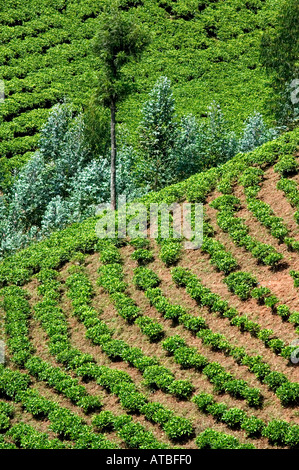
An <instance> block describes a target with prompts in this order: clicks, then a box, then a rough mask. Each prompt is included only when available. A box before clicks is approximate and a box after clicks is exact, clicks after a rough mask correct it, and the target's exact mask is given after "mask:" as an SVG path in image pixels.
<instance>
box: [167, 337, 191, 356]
mask: <svg viewBox="0 0 299 470" xmlns="http://www.w3.org/2000/svg"><path fill="white" fill-rule="evenodd" d="M182 346H186V341H185V340H184V339H183V338H181V337H180V336H179V335H175V336H169V338H167V339H165V340H164V341H163V343H162V347H163V349H165V350H166V351H167V352H168V353H169V354H174V353H175V351H176V350H177V349H178V348H180V347H182Z"/></svg>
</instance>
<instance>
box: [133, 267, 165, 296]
mask: <svg viewBox="0 0 299 470" xmlns="http://www.w3.org/2000/svg"><path fill="white" fill-rule="evenodd" d="M133 283H134V284H135V285H136V287H138V289H142V290H147V289H149V288H151V287H157V286H158V285H159V284H160V279H159V278H158V276H157V274H156V273H154V271H152V270H151V269H148V268H144V267H142V266H140V267H138V268H136V269H134V277H133Z"/></svg>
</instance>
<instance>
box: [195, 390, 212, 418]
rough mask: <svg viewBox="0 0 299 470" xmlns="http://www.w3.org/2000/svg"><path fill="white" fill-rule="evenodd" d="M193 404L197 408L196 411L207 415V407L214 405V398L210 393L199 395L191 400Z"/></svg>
mask: <svg viewBox="0 0 299 470" xmlns="http://www.w3.org/2000/svg"><path fill="white" fill-rule="evenodd" d="M192 401H193V403H195V404H196V405H197V406H198V409H199V410H200V411H202V412H203V413H207V411H208V410H207V407H208V406H210V405H213V404H214V397H213V395H211V394H210V393H204V392H202V393H199V394H198V395H194V397H193V398H192Z"/></svg>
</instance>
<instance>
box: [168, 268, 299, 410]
mask: <svg viewBox="0 0 299 470" xmlns="http://www.w3.org/2000/svg"><path fill="white" fill-rule="evenodd" d="M172 278H173V280H174V281H175V283H176V284H177V285H178V286H181V287H185V288H186V291H187V293H188V294H189V295H190V296H191V297H192V298H193V299H194V300H196V302H197V303H198V304H199V305H201V306H206V307H208V308H209V310H210V311H211V312H217V313H219V314H220V315H221V316H224V317H226V318H229V319H230V321H231V323H232V324H233V325H236V326H239V328H240V329H241V331H242V330H243V331H248V332H249V333H250V334H251V335H253V336H257V337H258V338H259V339H261V340H262V341H263V342H264V343H265V345H266V346H268V347H269V348H270V347H271V349H272V350H273V349H274V350H276V351H277V349H279V348H281V347H282V345H281V340H279V339H278V338H272V339H271V336H272V334H273V332H272V330H263V329H259V325H257V324H256V323H254V322H251V321H250V320H248V319H247V317H246V316H243V317H240V316H239V314H238V311H237V310H236V309H235V308H231V307H229V304H228V302H226V301H224V300H222V299H221V297H220V296H219V295H217V294H214V293H213V292H212V291H211V290H210V289H208V288H207V287H204V286H203V284H202V283H201V281H200V280H199V279H198V278H197V277H196V276H195V275H194V274H192V273H191V272H190V271H189V270H187V269H184V268H179V267H177V268H174V269H173V271H172ZM239 318H241V320H239ZM220 344H221V343H220ZM224 346H225V344H224ZM293 349H294V348H293V347H290V346H287V347H285V349H283V350H281V349H280V354H281V355H284V354H285V355H286V357H288V358H290V356H291V352H292V350H293ZM231 353H232V355H233V357H235V359H236V360H238V361H240V363H241V364H244V365H247V366H248V367H249V370H250V371H252V372H253V373H254V374H255V375H256V376H257V378H258V379H259V380H260V381H261V382H264V383H267V385H268V386H269V388H270V389H272V390H273V391H274V393H275V394H276V395H277V397H278V398H279V399H280V401H281V403H282V405H283V406H294V405H297V404H298V402H299V384H298V383H295V382H290V381H289V380H288V379H287V377H286V376H285V375H284V374H282V373H279V372H276V371H271V368H270V366H269V365H268V364H267V363H265V362H264V361H263V360H262V357H261V356H249V355H248V354H247V353H246V352H245V351H244V349H243V348H235V347H234V348H233V349H232V351H231Z"/></svg>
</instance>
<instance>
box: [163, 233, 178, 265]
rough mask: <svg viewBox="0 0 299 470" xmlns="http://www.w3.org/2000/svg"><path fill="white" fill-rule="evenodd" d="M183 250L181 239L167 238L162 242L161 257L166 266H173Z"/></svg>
mask: <svg viewBox="0 0 299 470" xmlns="http://www.w3.org/2000/svg"><path fill="white" fill-rule="evenodd" d="M181 250H182V248H181V244H180V241H179V240H177V241H173V240H167V239H166V240H164V241H163V243H162V247H161V250H160V258H161V260H162V261H163V263H165V264H166V266H171V265H173V264H175V263H176V262H177V261H178V260H179V258H180V254H181Z"/></svg>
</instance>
